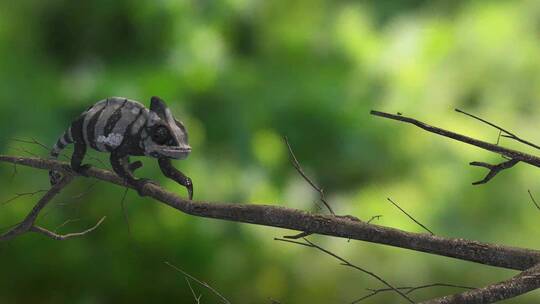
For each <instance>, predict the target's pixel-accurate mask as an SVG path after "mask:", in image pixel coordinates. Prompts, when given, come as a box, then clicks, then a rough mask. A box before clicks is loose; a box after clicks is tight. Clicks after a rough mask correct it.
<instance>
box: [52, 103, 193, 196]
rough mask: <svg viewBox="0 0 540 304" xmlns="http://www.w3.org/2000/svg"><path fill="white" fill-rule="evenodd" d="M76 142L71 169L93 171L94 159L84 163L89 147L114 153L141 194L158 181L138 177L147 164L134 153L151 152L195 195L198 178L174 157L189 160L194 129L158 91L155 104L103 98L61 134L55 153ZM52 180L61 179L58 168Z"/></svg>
mask: <svg viewBox="0 0 540 304" xmlns="http://www.w3.org/2000/svg"><path fill="white" fill-rule="evenodd" d="M69 144H73V145H74V151H73V155H72V157H71V169H72V170H73V171H74V172H76V173H78V174H80V175H83V176H87V173H86V172H87V170H88V169H89V168H90V167H91V166H90V165H89V164H82V163H83V160H84V157H85V154H86V150H87V148H88V147H90V148H92V149H94V150H97V151H99V152H108V153H110V163H111V166H112V168H113V171H114V172H115V173H116V174H117V175H118V176H119V177H121V178H123V179H124V180H125V182H126V183H127V184H129V185H132V186H133V187H134V188H135V189H136V190H137V192H138V194H139V195H141V196H143V195H144V194H143V191H142V190H143V188H144V185H145V184H147V183H153V184H156V182H154V181H152V180H150V179H147V178H140V179H138V178H136V177H135V176H134V174H133V173H134V171H135V170H137V169H138V168H140V167H141V166H142V163H141V162H140V161H136V162H133V163H130V160H129V157H130V156H148V157H152V158H156V159H157V160H158V164H159V167H160V169H161V172H162V173H163V174H164V175H165V176H166V177H168V178H170V179H172V180H174V181H176V182H177V183H179V184H180V185H182V186H184V187H186V189H187V191H188V194H189V199H190V200H191V199H193V183H192V181H191V179H190V178H189V177H187V176H186V175H184V173H182V172H181V171H179V170H178V169H176V168H174V167H173V165H172V162H171V160H172V159H185V158H186V157H187V156H188V155H189V154H190V153H191V146H190V145H189V144H188V133H187V130H186V128H185V127H184V124H183V123H182V122H180V121H179V120H176V119H175V118H174V117H173V115H172V112H171V110H170V109H169V108H168V107H167V105H166V104H165V102H164V101H163V100H162V99H161V98H159V97H157V96H153V97H152V98H151V99H150V108H149V109H148V108H146V107H145V106H144V105H143V104H141V103H139V102H138V101H135V100H130V99H127V98H124V97H110V98H107V99H104V100H101V101H98V102H97V103H95V104H94V105H92V106H91V107H89V108H88V109H87V110H86V111H85V112H83V113H82V114H81V115H80V116H79V117H78V118H76V119H75V120H74V121H73V122H72V123H71V125H70V127H69V128H68V129H67V130H66V131H65V132H64V133H63V134H62V135H61V136H60V138H58V140H57V142H56V143H55V144H54V146H53V148H52V150H51V151H50V158H52V159H58V156H59V155H60V153H61V152H62V150H64V149H65V148H66V146H67V145H69ZM49 177H50V182H51V185H55V184H57V183H58V182H59V180H60V179H61V177H62V175H61V174H60V172H58V171H54V170H51V171H50V172H49Z"/></svg>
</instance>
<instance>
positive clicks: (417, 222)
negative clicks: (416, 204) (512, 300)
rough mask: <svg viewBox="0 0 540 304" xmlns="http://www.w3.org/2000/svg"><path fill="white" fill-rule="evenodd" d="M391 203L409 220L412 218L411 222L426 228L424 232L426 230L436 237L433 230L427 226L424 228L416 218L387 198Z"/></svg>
mask: <svg viewBox="0 0 540 304" xmlns="http://www.w3.org/2000/svg"><path fill="white" fill-rule="evenodd" d="M386 199H387V200H388V201H389V202H390V203H392V205H394V206H396V208H398V209H399V210H400V211H401V212H403V213H404V214H405V215H406V216H407V217H408V218H410V219H411V220H413V221H414V222H415V223H416V224H418V225H419V226H420V227H422V228H424V230H426V231H427V232H429V233H431V235H435V233H433V232H432V231H431V230H429V229H428V228H427V227H426V226H424V225H423V224H422V223H420V222H419V221H417V220H416V219H415V218H414V217H412V216H411V215H410V214H409V213H407V211H405V210H403V209H402V208H401V207H400V206H399V205H398V204H396V203H395V202H394V201H393V200H392V199H391V198H389V197H387V198H386Z"/></svg>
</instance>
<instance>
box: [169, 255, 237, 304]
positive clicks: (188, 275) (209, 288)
mask: <svg viewBox="0 0 540 304" xmlns="http://www.w3.org/2000/svg"><path fill="white" fill-rule="evenodd" d="M164 263H165V265H167V266H169V267H171V268H173V269H174V270H176V271H178V272H180V273H181V274H183V275H184V277H188V278H190V279H192V280H193V281H195V282H197V283H198V284H199V285H201V286H203V287H205V288H206V289H208V290H210V291H211V292H212V293H214V294H215V295H216V296H218V297H219V298H220V299H221V301H222V302H223V303H225V304H231V302H229V300H227V298H225V297H224V296H223V295H221V294H220V293H219V292H218V291H217V290H216V289H214V288H213V287H212V286H210V285H209V284H208V283H206V282H203V281H200V280H199V279H197V278H196V277H194V276H192V275H190V274H189V273H187V272H185V271H183V270H182V269H180V268H178V267H177V266H174V265H173V264H171V263H169V262H167V261H165V262H164Z"/></svg>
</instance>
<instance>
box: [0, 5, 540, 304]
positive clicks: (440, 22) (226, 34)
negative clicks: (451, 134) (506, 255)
mask: <svg viewBox="0 0 540 304" xmlns="http://www.w3.org/2000/svg"><path fill="white" fill-rule="evenodd" d="M539 35H540V2H538V1H533V0H531V1H358V2H355V1H322V0H303V1H282V0H272V1H262V0H227V1H202V0H199V1H195V0H193V1H175V0H159V1H127V0H120V1H105V0H96V1H91V2H84V3H83V2H81V1H60V0H51V1H37V0H34V1H31V0H22V1H1V2H0V137H1V141H0V151H1V153H3V154H17V155H29V153H36V154H38V155H40V156H46V155H47V151H45V150H42V149H40V148H39V147H36V146H35V145H29V144H24V143H20V142H16V141H14V140H13V138H30V137H33V138H35V139H37V140H39V141H42V142H45V143H47V144H52V143H54V142H55V140H56V138H57V136H58V135H59V134H61V133H62V131H63V130H64V129H65V128H66V127H67V126H68V125H69V123H70V121H71V120H72V119H73V118H74V117H76V116H77V115H78V114H79V113H80V112H82V111H83V110H84V109H85V108H87V107H88V106H89V105H91V104H92V103H94V102H96V101H97V100H100V99H103V98H105V97H107V96H125V97H129V98H132V99H136V100H140V101H141V102H143V103H146V104H147V103H148V100H149V98H150V96H152V95H159V96H161V97H162V98H163V99H165V100H166V101H167V102H168V103H169V105H170V107H171V108H172V109H173V112H174V113H175V114H176V116H177V117H179V118H180V119H181V120H183V121H184V123H185V124H186V127H187V129H188V131H189V134H190V139H191V145H192V146H193V153H192V155H191V156H190V157H189V158H188V159H187V160H185V161H182V162H177V163H176V165H177V166H178V167H179V168H181V169H182V170H183V171H184V172H185V173H187V174H188V175H189V176H191V177H192V179H193V181H194V184H195V198H196V199H200V200H210V201H224V202H242V203H253V204H255V203H267V204H275V205H280V206H287V207H293V208H301V209H305V210H313V211H318V210H317V208H316V207H314V206H315V204H314V202H315V201H316V200H317V195H316V193H314V192H313V191H311V189H310V188H309V186H308V185H307V184H306V183H305V182H304V181H303V180H302V179H301V178H300V177H299V176H298V174H297V173H296V172H295V171H294V169H293V168H292V167H291V165H290V164H289V162H288V157H287V150H286V147H285V146H284V144H283V142H282V140H281V137H282V136H288V137H289V139H290V142H291V144H292V146H293V148H294V150H295V152H296V154H297V156H298V158H299V159H300V161H301V163H302V165H303V166H304V168H305V170H306V171H307V172H308V173H309V174H310V175H311V176H313V177H314V178H315V179H316V180H317V181H318V182H319V183H320V184H321V185H323V186H324V188H325V189H326V192H327V195H328V200H329V201H330V202H331V204H332V205H333V206H334V209H336V211H337V212H338V213H340V214H352V215H355V216H357V217H359V218H362V219H365V220H366V219H369V218H371V216H373V215H378V214H382V215H383V217H382V218H381V219H380V220H378V221H377V223H378V224H382V225H387V226H391V227H397V228H400V229H404V230H408V231H418V232H421V228H419V227H418V226H416V225H415V224H414V223H413V222H411V221H410V220H408V219H407V218H406V217H405V216H404V215H403V214H401V213H400V212H399V211H398V210H396V209H395V208H394V207H392V206H391V205H390V204H388V202H386V197H388V196H390V197H392V198H393V199H394V200H395V201H397V202H398V203H399V204H400V205H401V206H402V207H403V208H404V209H406V210H408V211H409V212H410V213H412V214H413V215H414V216H415V217H416V218H417V219H419V220H420V221H422V222H423V223H424V224H425V225H427V226H428V227H430V228H431V230H433V231H435V232H436V233H437V234H439V235H442V236H450V237H463V238H469V239H476V240H480V241H485V242H496V243H502V244H506V245H513V246H524V247H532V248H535V247H537V244H538V234H539V233H540V228H539V226H538V224H537V223H538V221H539V219H540V213H539V212H538V211H537V210H536V209H534V207H533V206H532V204H531V202H530V200H529V198H528V194H527V189H531V191H532V192H533V193H537V194H538V195H539V196H540V183H539V182H538V180H539V179H538V178H539V177H540V172H539V171H538V170H537V169H535V168H532V167H528V166H526V165H518V166H516V167H515V168H514V169H512V170H509V171H505V172H503V173H501V174H500V175H499V176H497V177H496V178H495V179H494V180H493V181H492V182H490V183H489V184H487V185H483V186H471V182H473V181H475V180H478V179H480V178H482V177H483V174H484V173H485V171H484V170H483V169H479V168H473V167H469V166H468V165H467V164H468V162H470V161H475V160H477V161H488V162H498V161H500V160H501V158H500V157H499V156H497V155H493V154H490V153H487V152H485V151H481V150H479V149H476V148H474V147H471V146H467V145H464V144H462V143H458V142H454V141H451V140H449V139H444V138H440V137H437V136H434V135H432V134H428V133H426V132H423V131H421V130H419V129H416V128H413V127H411V126H407V125H403V124H398V123H395V122H391V121H388V120H384V119H381V118H375V117H373V116H370V115H369V110H370V109H379V110H384V111H390V112H397V111H399V112H402V113H404V114H407V115H409V116H414V117H417V118H419V119H422V120H425V121H427V122H430V123H434V124H437V125H439V126H441V127H444V128H448V129H451V130H455V131H457V132H462V133H466V134H469V135H471V136H474V137H478V138H481V139H484V140H487V141H490V142H495V141H496V139H497V135H498V132H497V131H496V130H494V129H491V128H489V127H487V126H485V125H481V124H479V123H478V122H476V121H473V120H471V119H469V118H467V117H464V116H462V115H459V114H457V113H455V112H453V109H454V108H456V107H458V108H462V109H464V110H467V111H470V112H473V113H476V114H478V115H481V116H482V117H485V118H489V119H490V120H492V121H496V122H498V123H500V124H501V125H503V126H505V127H507V128H508V129H511V130H513V131H514V132H516V133H518V134H520V135H522V137H524V138H528V139H530V140H532V141H536V142H539V141H540V136H539V135H538V132H537V130H538V127H540V122H539V118H540V110H539V108H540V107H538V104H539V103H538V100H539V99H540V39H539ZM502 144H504V145H505V146H509V147H515V148H519V149H522V150H523V151H528V152H533V153H534V151H531V150H530V149H528V148H527V147H523V146H518V145H517V144H516V143H513V142H510V141H509V140H504V139H503V141H502ZM91 154H92V155H93V156H96V157H99V158H101V159H103V160H106V159H107V156H106V155H102V154H98V153H95V152H92V153H91ZM143 160H144V163H145V167H144V168H143V169H141V170H140V171H138V175H139V176H145V177H152V178H154V179H158V180H159V181H160V182H161V183H162V185H164V186H165V187H166V188H168V189H170V190H173V191H176V192H178V193H179V194H180V195H183V196H185V195H186V194H185V190H184V189H183V188H181V187H179V186H178V185H176V184H174V183H172V182H170V181H168V180H166V179H164V178H163V177H162V176H161V175H160V174H159V172H158V171H159V170H157V169H156V167H157V166H156V163H155V161H153V160H150V159H143ZM90 162H91V163H94V164H96V165H99V166H102V165H100V164H99V163H97V162H96V161H92V160H91V161H90ZM0 181H1V184H2V186H3V187H2V189H3V190H2V191H0V201H2V202H5V201H7V200H9V199H10V198H11V197H13V195H15V193H20V192H29V191H30V192H31V191H35V190H39V189H46V188H47V187H48V177H47V172H45V171H38V170H34V169H29V168H23V167H19V168H17V174H16V175H15V176H14V175H13V167H12V166H10V165H7V164H4V165H1V166H0ZM93 184H94V181H93V180H90V179H78V180H77V181H75V182H74V183H73V184H72V185H70V186H69V188H68V189H67V190H66V191H65V192H64V193H63V194H62V195H61V196H60V197H58V198H57V199H56V200H55V201H54V204H53V205H51V206H50V207H49V208H48V209H47V210H46V211H45V212H44V214H43V215H42V217H41V218H40V220H39V223H40V224H41V225H43V226H46V227H49V228H50V229H54V228H55V227H58V226H59V225H61V224H62V223H64V222H65V221H66V220H68V219H74V220H76V221H73V222H71V223H68V224H67V225H65V226H63V227H60V228H58V231H59V232H61V233H65V232H72V231H79V230H81V229H85V228H87V227H89V226H91V225H93V224H94V223H95V222H96V221H97V220H98V219H99V218H100V217H102V216H107V219H106V221H105V222H104V224H103V225H102V226H101V227H100V228H99V229H98V230H96V231H95V232H93V233H91V234H90V235H88V236H86V237H84V238H79V239H73V240H69V241H65V242H56V241H52V240H50V239H47V238H45V237H43V236H41V235H36V234H27V235H24V236H21V237H19V238H17V239H15V240H12V241H10V242H9V243H2V244H0V269H1V274H2V275H1V276H0V303H81V304H91V303H173V302H174V303H194V300H193V298H192V297H191V294H190V291H189V288H188V286H187V284H186V282H185V280H184V278H183V277H182V275H181V274H179V273H178V272H176V271H174V270H173V269H171V268H170V267H168V266H167V265H165V264H164V261H169V262H171V263H173V264H174V265H176V266H178V267H180V268H182V269H184V270H185V271H187V272H189V273H190V274H192V275H194V276H196V277H198V278H200V279H202V280H204V281H207V282H209V283H210V284H211V285H212V286H214V287H215V288H216V289H218V290H220V291H221V292H222V293H223V294H224V295H225V296H226V297H227V298H228V299H229V300H230V301H231V302H233V303H269V302H270V300H269V298H272V299H275V300H278V301H280V302H281V303H348V302H351V301H353V300H354V299H356V298H359V297H361V296H362V295H364V294H366V293H367V291H366V290H365V289H366V288H378V287H381V285H380V284H379V283H378V282H377V281H374V280H373V279H372V278H370V277H368V276H366V275H364V274H362V273H360V272H357V271H354V270H351V269H349V268H346V267H343V266H340V265H339V264H338V263H337V261H336V260H333V259H332V258H331V257H328V256H325V255H323V254H321V253H320V252H317V251H315V250H312V249H309V248H304V247H301V246H295V245H292V244H286V243H280V242H276V241H273V238H274V237H278V236H282V235H284V234H288V233H291V232H290V231H285V230H280V229H273V228H266V227H258V226H252V225H246V224H235V223H229V222H223V221H216V220H208V219H201V218H194V217H190V216H186V215H184V214H181V213H179V212H178V211H175V210H173V209H171V208H168V207H166V206H163V205H161V204H157V203H155V202H153V201H152V200H151V199H146V198H139V197H138V196H137V195H136V193H134V192H132V191H130V192H128V194H127V198H126V201H125V205H126V210H127V214H128V217H129V229H130V231H131V233H128V225H127V224H126V221H125V220H124V215H123V213H122V210H121V207H120V202H121V199H122V196H123V193H124V190H123V189H121V188H119V187H115V186H112V185H108V184H105V183H97V184H95V185H94V186H93V187H92V188H90V190H88V187H89V186H91V185H93ZM81 193H86V195H85V196H83V197H82V198H77V195H78V194H81ZM36 199H37V195H36V196H33V197H22V198H20V199H18V200H15V201H12V202H10V203H8V204H2V205H1V206H0V223H1V225H0V226H2V227H3V230H5V229H7V227H8V226H10V225H12V224H14V223H17V222H18V221H20V220H21V219H22V218H23V217H24V216H25V214H26V213H27V212H28V211H29V210H30V208H31V207H32V204H33V203H35V201H36ZM312 240H314V241H316V242H317V243H318V244H320V245H322V246H324V247H325V248H328V249H331V250H332V251H334V252H336V253H338V254H340V255H342V256H343V257H345V258H347V259H349V260H350V261H351V262H352V263H355V264H357V265H359V266H362V267H364V268H366V269H368V270H371V271H374V272H376V273H378V274H379V275H380V276H382V277H383V278H385V279H387V280H388V281H389V282H391V283H393V284H394V285H398V286H403V285H405V286H410V285H422V284H425V283H435V282H441V283H450V284H462V285H470V286H483V285H486V284H489V283H492V282H494V281H497V280H501V279H505V278H508V277H509V276H511V275H513V274H514V273H515V272H513V271H509V270H501V269H496V268H492V267H488V266H481V265H476V264H472V263H468V262H462V261H457V260H452V259H448V258H443V257H437V256H430V255H427V254H422V253H416V252H412V251H408V250H402V249H397V248H391V247H386V246H381V245H374V244H369V243H363V242H355V241H351V242H347V240H343V239H334V238H328V237H313V238H312ZM194 288H195V289H196V291H197V292H201V293H202V294H203V296H202V303H218V299H217V298H216V297H215V296H213V295H212V294H210V293H209V292H208V291H206V290H204V289H201V288H200V287H199V286H195V287H194ZM456 291H457V290H455V289H449V288H433V289H429V290H425V291H419V292H417V293H415V294H414V298H415V299H416V300H422V299H427V298H430V297H435V296H442V295H445V294H449V293H453V292H456ZM399 301H401V299H399V298H398V297H397V296H395V295H393V294H386V295H384V294H383V295H380V296H377V297H375V298H373V299H371V300H369V301H367V302H366V303H398V302H399ZM539 301H540V294H538V293H535V292H533V293H531V294H528V295H526V296H523V297H520V298H518V299H515V300H512V301H508V303H538V302H539Z"/></svg>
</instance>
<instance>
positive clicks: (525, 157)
mask: <svg viewBox="0 0 540 304" xmlns="http://www.w3.org/2000/svg"><path fill="white" fill-rule="evenodd" d="M370 113H371V114H372V115H375V116H379V117H383V118H388V119H392V120H397V121H401V122H406V123H410V124H413V125H415V126H417V127H419V128H421V129H424V130H426V131H428V132H431V133H435V134H438V135H441V136H445V137H448V138H452V139H455V140H457V141H461V142H464V143H467V144H469V145H473V146H476V147H479V148H481V149H484V150H488V151H491V152H494V153H497V154H500V155H502V156H505V157H508V158H510V160H509V161H507V162H504V163H501V164H499V165H490V164H487V163H483V162H472V163H470V164H471V165H473V166H481V167H485V168H488V169H489V170H490V171H489V173H488V175H487V176H486V177H485V178H484V179H483V180H481V181H478V182H475V183H473V185H479V184H483V183H486V182H488V181H489V180H491V179H492V178H493V177H494V176H495V175H496V174H497V173H499V172H500V171H502V170H504V169H508V168H511V167H513V166H514V165H515V164H517V163H518V162H524V163H527V164H529V165H532V166H535V167H538V168H540V157H537V156H534V155H530V154H527V153H523V152H520V151H516V150H512V149H509V148H504V147H501V146H498V145H495V144H491V143H488V142H485V141H481V140H478V139H475V138H472V137H468V136H465V135H461V134H458V133H454V132H452V131H448V130H445V129H441V128H438V127H434V126H431V125H428V124H426V123H424V122H421V121H419V120H417V119H414V118H410V117H405V116H403V115H395V114H390V113H385V112H380V111H374V110H372V111H371V112H370ZM469 116H470V115H469ZM499 130H501V129H500V128H499ZM503 131H504V132H506V133H508V134H512V133H509V132H508V131H506V130H503ZM514 139H515V138H514ZM527 143H528V142H527Z"/></svg>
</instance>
